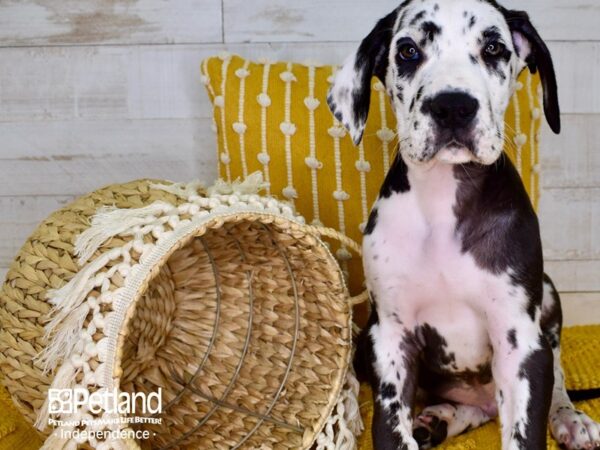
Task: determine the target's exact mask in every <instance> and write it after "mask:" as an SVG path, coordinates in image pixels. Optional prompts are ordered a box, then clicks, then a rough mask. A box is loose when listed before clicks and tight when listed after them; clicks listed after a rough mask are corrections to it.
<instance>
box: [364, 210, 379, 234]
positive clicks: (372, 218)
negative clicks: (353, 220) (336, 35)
mask: <svg viewBox="0 0 600 450" xmlns="http://www.w3.org/2000/svg"><path fill="white" fill-rule="evenodd" d="M377 214H378V213H377V207H375V208H373V209H372V210H371V214H369V220H368V221H367V226H366V227H365V231H364V233H363V234H364V235H365V236H368V235H369V234H371V233H372V232H373V230H374V229H375V225H377Z"/></svg>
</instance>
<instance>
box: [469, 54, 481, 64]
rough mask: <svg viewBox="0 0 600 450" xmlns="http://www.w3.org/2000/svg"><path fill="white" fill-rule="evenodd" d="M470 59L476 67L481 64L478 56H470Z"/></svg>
mask: <svg viewBox="0 0 600 450" xmlns="http://www.w3.org/2000/svg"><path fill="white" fill-rule="evenodd" d="M469 59H470V60H471V62H472V63H473V64H475V65H477V64H479V60H478V59H477V57H476V56H474V55H469Z"/></svg>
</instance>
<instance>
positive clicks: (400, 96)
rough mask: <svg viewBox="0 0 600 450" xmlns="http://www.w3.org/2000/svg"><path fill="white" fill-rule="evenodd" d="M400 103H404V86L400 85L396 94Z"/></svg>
mask: <svg viewBox="0 0 600 450" xmlns="http://www.w3.org/2000/svg"><path fill="white" fill-rule="evenodd" d="M396 96H397V97H398V100H400V103H404V86H398V94H397V95H396Z"/></svg>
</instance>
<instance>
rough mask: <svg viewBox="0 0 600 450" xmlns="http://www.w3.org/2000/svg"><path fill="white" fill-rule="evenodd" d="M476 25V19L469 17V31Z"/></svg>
mask: <svg viewBox="0 0 600 450" xmlns="http://www.w3.org/2000/svg"><path fill="white" fill-rule="evenodd" d="M476 23H477V18H476V17H475V16H471V18H470V19H469V29H471V28H473V27H474V26H475V24H476Z"/></svg>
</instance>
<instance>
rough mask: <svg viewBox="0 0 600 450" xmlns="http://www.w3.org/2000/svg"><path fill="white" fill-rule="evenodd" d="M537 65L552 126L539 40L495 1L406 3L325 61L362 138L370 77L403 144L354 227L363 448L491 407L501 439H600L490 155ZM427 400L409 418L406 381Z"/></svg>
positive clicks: (532, 229)
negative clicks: (361, 279) (368, 396)
mask: <svg viewBox="0 0 600 450" xmlns="http://www.w3.org/2000/svg"><path fill="white" fill-rule="evenodd" d="M525 68H528V69H529V70H531V71H532V72H534V71H536V70H539V73H540V76H541V79H542V85H543V89H544V98H543V102H544V111H545V115H546V119H547V121H548V123H549V124H550V127H551V128H552V129H553V130H554V131H555V132H556V133H558V132H559V130H560V112H559V105H558V97H557V87H556V79H555V74H554V69H553V64H552V59H551V56H550V52H549V51H548V48H547V47H546V45H545V44H544V42H543V40H542V39H541V38H540V36H539V34H538V33H537V31H536V30H535V28H534V27H533V25H532V24H531V22H530V20H529V17H528V16H527V14H526V13H524V12H520V11H510V10H507V9H505V8H503V7H502V6H500V5H499V4H497V3H496V2H495V1H494V0H407V1H405V2H404V3H403V4H401V5H400V6H399V7H398V8H396V9H395V10H394V11H392V12H391V13H390V14H389V15H387V16H386V17H384V18H383V19H381V20H380V21H379V22H378V23H377V25H376V26H375V28H374V29H373V31H371V33H370V34H369V35H368V36H367V37H366V38H365V39H364V40H363V41H362V43H361V44H360V46H359V48H358V50H357V51H356V53H355V54H353V55H351V56H350V57H349V58H348V59H347V60H346V62H345V63H344V64H343V66H342V67H341V68H340V70H339V71H338V72H337V73H336V76H335V79H334V83H333V85H332V87H331V89H330V92H329V96H328V103H329V106H330V109H331V110H332V111H333V113H334V114H335V116H336V117H337V119H338V120H339V121H340V122H341V123H343V124H344V126H345V127H346V128H347V129H348V130H349V132H350V134H351V136H352V138H353V139H354V141H355V142H356V143H359V142H360V140H361V137H362V134H363V131H364V127H365V121H366V119H367V113H368V110H369V100H370V98H369V97H370V88H371V85H370V84H371V78H372V76H373V75H375V76H377V77H378V78H379V79H380V80H381V81H382V82H383V83H384V85H385V87H386V90H387V93H388V94H389V96H390V98H391V100H392V103H393V108H394V112H395V114H396V116H397V119H398V129H397V132H398V135H399V136H400V138H401V139H400V143H399V148H398V153H397V156H396V157H395V160H394V162H393V164H392V167H391V168H390V170H389V173H388V174H387V176H386V178H385V181H384V183H383V186H382V187H381V191H380V194H379V197H378V199H377V201H376V202H375V204H374V206H373V209H372V211H371V214H370V217H369V221H368V223H367V226H366V229H365V231H364V240H363V251H364V256H363V261H364V269H365V274H366V279H367V288H368V289H369V292H370V294H371V300H372V303H373V305H372V306H373V308H372V315H371V317H370V320H369V324H368V326H367V327H366V328H365V330H364V331H363V333H362V335H361V337H360V339H359V342H358V349H357V356H356V358H355V367H356V369H357V371H358V372H359V374H360V373H361V372H362V376H364V377H367V378H368V379H369V380H370V383H371V384H372V387H373V392H374V401H375V414H374V419H373V441H374V445H375V448H376V449H378V450H382V449H401V450H416V449H419V448H421V449H423V448H430V447H431V446H435V445H437V444H438V443H440V442H441V441H443V440H444V439H445V438H446V437H448V436H454V435H457V434H459V433H462V432H464V431H465V430H467V429H469V428H472V427H477V426H479V425H481V424H483V423H485V422H487V421H489V420H491V419H492V418H494V417H495V416H497V415H498V414H499V416H500V422H501V426H502V448H503V449H504V450H508V449H510V450H513V449H522V450H542V449H545V448H546V430H547V426H548V424H549V425H550V429H551V432H552V435H553V436H554V438H556V439H557V440H558V441H559V442H560V443H561V444H562V445H563V446H564V447H566V448H568V449H581V448H585V449H589V448H594V447H600V426H599V425H598V424H597V423H595V422H594V421H592V420H591V419H590V418H589V417H588V416H586V415H585V414H583V413H582V412H580V411H577V410H576V409H575V408H574V407H573V404H572V403H571V401H570V399H569V397H568V396H567V392H566V390H565V385H564V377H563V372H562V369H561V366H560V331H561V323H562V318H561V308H560V301H559V297H558V294H557V292H556V290H555V288H554V286H553V285H552V282H551V280H550V279H549V278H548V277H547V276H545V275H544V270H543V260H542V247H541V242H540V233H539V227H538V220H537V217H536V215H535V213H534V210H533V208H532V205H531V203H530V200H529V198H528V196H527V193H526V192H525V189H524V187H523V183H522V182H521V179H520V177H519V174H518V173H517V171H516V170H515V168H514V166H513V164H512V163H511V162H510V160H509V159H508V157H507V156H506V155H505V154H504V153H503V147H504V144H505V134H504V129H505V122H504V113H505V110H506V108H507V105H508V103H509V100H510V98H511V95H512V94H513V93H514V92H515V89H516V80H517V76H518V75H519V73H521V71H522V70H524V69H525ZM419 388H422V389H423V390H424V391H426V392H428V393H429V394H430V395H429V398H435V399H436V402H437V403H430V405H429V406H427V407H426V408H425V410H424V411H422V412H421V413H420V415H418V416H417V417H416V418H414V417H413V406H414V402H415V396H416V393H417V390H418V389H419Z"/></svg>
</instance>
